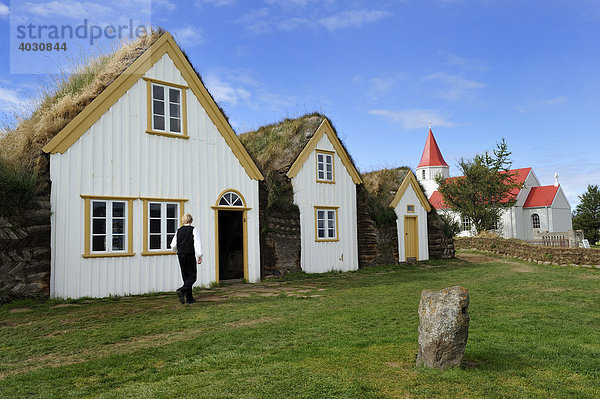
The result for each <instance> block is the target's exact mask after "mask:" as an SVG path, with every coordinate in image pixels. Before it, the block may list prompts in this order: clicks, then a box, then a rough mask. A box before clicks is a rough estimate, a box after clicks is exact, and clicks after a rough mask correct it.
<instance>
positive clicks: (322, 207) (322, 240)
mask: <svg viewBox="0 0 600 399" xmlns="http://www.w3.org/2000/svg"><path fill="white" fill-rule="evenodd" d="M314 208H315V242H337V241H339V240H340V228H339V226H340V224H339V223H338V222H339V218H338V214H339V208H340V207H339V206H318V205H315V207H314ZM331 209H334V210H335V238H325V239H323V238H319V236H318V233H319V232H318V229H317V210H331Z"/></svg>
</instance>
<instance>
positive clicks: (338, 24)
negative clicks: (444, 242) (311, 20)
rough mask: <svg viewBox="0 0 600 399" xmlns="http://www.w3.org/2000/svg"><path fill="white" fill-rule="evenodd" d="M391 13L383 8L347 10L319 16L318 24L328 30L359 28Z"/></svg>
mask: <svg viewBox="0 0 600 399" xmlns="http://www.w3.org/2000/svg"><path fill="white" fill-rule="evenodd" d="M391 15H392V13H390V12H388V11H383V10H347V11H342V12H340V13H338V14H334V15H331V16H329V17H325V18H321V19H320V20H319V24H320V25H322V26H324V27H325V28H326V29H328V30H329V31H331V32H333V31H336V30H338V29H346V28H359V27H361V26H363V25H365V24H369V23H373V22H377V21H380V20H382V19H384V18H387V17H389V16H391Z"/></svg>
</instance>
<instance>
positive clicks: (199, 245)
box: [171, 223, 202, 258]
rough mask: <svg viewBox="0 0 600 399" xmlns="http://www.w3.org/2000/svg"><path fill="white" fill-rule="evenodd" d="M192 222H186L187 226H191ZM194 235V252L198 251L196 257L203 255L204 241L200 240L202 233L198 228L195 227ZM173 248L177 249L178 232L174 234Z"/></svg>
mask: <svg viewBox="0 0 600 399" xmlns="http://www.w3.org/2000/svg"><path fill="white" fill-rule="evenodd" d="M191 225H192V224H191V223H188V224H186V226H191ZM192 236H193V237H194V252H196V258H201V257H202V242H200V233H199V232H198V229H197V228H195V227H194V230H192ZM171 249H172V250H173V251H177V233H175V235H174V236H173V240H172V241H171Z"/></svg>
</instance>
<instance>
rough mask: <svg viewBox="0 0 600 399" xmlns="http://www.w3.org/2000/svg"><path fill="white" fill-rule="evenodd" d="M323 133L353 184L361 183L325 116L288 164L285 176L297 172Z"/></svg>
mask: <svg viewBox="0 0 600 399" xmlns="http://www.w3.org/2000/svg"><path fill="white" fill-rule="evenodd" d="M324 134H327V137H328V138H329V141H330V142H331V144H332V145H333V148H335V150H336V152H337V155H338V156H339V157H340V160H341V161H342V164H344V166H345V167H346V170H347V171H348V174H349V175H350V177H351V178H352V181H353V182H354V184H360V183H362V179H361V178H360V174H359V173H358V171H357V170H356V168H355V167H354V165H352V162H351V161H350V158H349V157H348V154H347V153H346V151H344V147H343V146H342V143H340V140H339V139H338V137H337V135H336V134H335V132H334V130H333V127H332V126H331V124H330V123H329V120H328V119H327V118H325V119H323V122H321V125H320V126H319V128H318V129H317V131H316V132H315V134H314V135H313V137H312V138H311V139H310V140H309V141H308V143H307V144H306V146H304V149H302V152H300V155H298V158H296V160H295V161H294V163H293V164H292V166H290V169H289V170H288V172H287V177H289V178H290V179H292V178H294V177H296V175H297V174H298V172H300V169H301V168H302V165H304V163H305V162H306V160H307V159H308V157H309V156H310V154H311V153H312V152H313V150H314V149H315V147H316V146H317V144H318V143H319V141H320V140H321V138H322V137H323V135H324Z"/></svg>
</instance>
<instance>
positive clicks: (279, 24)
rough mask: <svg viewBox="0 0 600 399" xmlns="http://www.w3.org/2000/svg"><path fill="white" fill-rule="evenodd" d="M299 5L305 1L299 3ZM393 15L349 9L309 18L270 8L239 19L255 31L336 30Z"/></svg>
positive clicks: (253, 11) (357, 26)
mask: <svg viewBox="0 0 600 399" xmlns="http://www.w3.org/2000/svg"><path fill="white" fill-rule="evenodd" d="M297 4H298V5H299V6H301V5H303V4H305V3H304V2H299V3H297ZM390 15H392V14H391V13H389V12H388V11H382V10H347V11H342V12H340V13H337V14H333V15H330V16H327V17H323V18H320V19H314V18H307V17H306V16H305V13H303V14H302V15H301V16H298V15H293V14H290V13H289V12H288V13H286V12H284V13H275V14H273V11H272V10H271V9H269V8H266V7H265V8H260V9H256V10H252V11H250V12H249V13H247V14H246V15H244V16H242V17H241V18H239V19H238V20H237V22H238V23H240V24H242V25H244V26H245V28H246V30H248V31H251V32H253V33H269V32H273V31H288V32H289V31H295V30H298V29H313V30H317V29H323V28H324V29H327V30H329V31H330V32H335V31H337V30H339V29H349V28H359V27H361V26H363V25H365V24H369V23H373V22H377V21H379V20H381V19H384V18H387V17H388V16H390Z"/></svg>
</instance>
